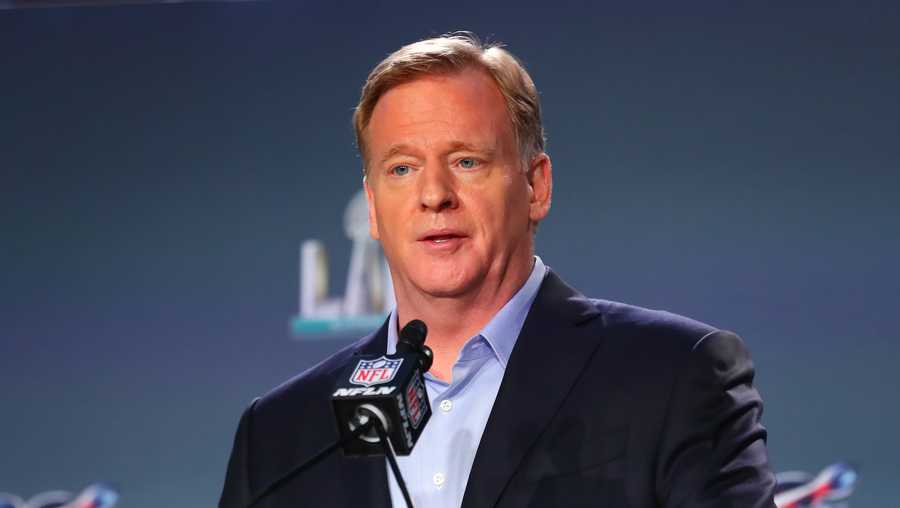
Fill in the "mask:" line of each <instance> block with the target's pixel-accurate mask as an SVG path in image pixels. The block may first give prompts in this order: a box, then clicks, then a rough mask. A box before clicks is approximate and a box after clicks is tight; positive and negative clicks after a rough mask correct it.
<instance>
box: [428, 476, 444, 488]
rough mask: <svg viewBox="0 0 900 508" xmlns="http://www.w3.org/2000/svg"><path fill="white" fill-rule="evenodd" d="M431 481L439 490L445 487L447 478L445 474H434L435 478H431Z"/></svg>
mask: <svg viewBox="0 0 900 508" xmlns="http://www.w3.org/2000/svg"><path fill="white" fill-rule="evenodd" d="M431 481H433V482H434V485H435V486H436V487H437V488H441V487H443V486H444V482H445V481H447V478H445V477H444V473H434V476H432V477H431Z"/></svg>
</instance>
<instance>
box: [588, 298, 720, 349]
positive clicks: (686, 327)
mask: <svg viewBox="0 0 900 508" xmlns="http://www.w3.org/2000/svg"><path fill="white" fill-rule="evenodd" d="M590 302H591V304H592V305H593V306H594V307H595V309H596V310H597V311H598V313H599V315H600V318H601V319H600V321H601V326H602V327H603V329H604V330H605V333H606V334H608V335H611V336H613V337H616V338H619V339H621V340H627V341H629V342H632V341H637V342H639V343H641V344H642V345H644V346H647V347H649V348H654V349H656V350H660V349H661V350H673V352H674V351H679V352H685V353H687V352H690V351H692V350H693V349H695V348H696V347H697V345H698V344H700V343H701V342H702V341H703V339H704V338H705V337H707V336H709V335H711V334H714V333H715V332H718V331H719V329H718V328H716V327H715V326H712V325H710V324H707V323H704V322H702V321H697V320H696V319H692V318H689V317H686V316H682V315H680V314H675V313H672V312H668V311H665V310H657V309H648V308H644V307H639V306H637V305H631V304H627V303H622V302H615V301H611V300H602V299H596V298H592V299H590Z"/></svg>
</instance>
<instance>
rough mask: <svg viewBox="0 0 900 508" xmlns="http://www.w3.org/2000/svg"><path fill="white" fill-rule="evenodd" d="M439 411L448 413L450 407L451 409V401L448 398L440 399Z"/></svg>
mask: <svg viewBox="0 0 900 508" xmlns="http://www.w3.org/2000/svg"><path fill="white" fill-rule="evenodd" d="M440 407H441V411H443V412H445V413H449V412H450V410H451V409H453V401H452V400H450V399H444V400H442V401H441V406H440Z"/></svg>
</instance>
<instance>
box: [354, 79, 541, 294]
mask: <svg viewBox="0 0 900 508" xmlns="http://www.w3.org/2000/svg"><path fill="white" fill-rule="evenodd" d="M364 134H365V136H366V140H367V144H366V146H367V149H368V153H367V154H366V155H367V179H366V194H367V196H368V203H369V224H370V232H371V235H372V237H373V238H375V239H377V240H380V241H381V245H382V247H383V249H384V252H385V255H386V256H387V259H388V262H389V264H390V266H391V272H392V275H393V278H394V285H395V288H396V290H397V291H398V294H400V293H401V292H409V291H413V292H418V293H419V294H425V295H429V296H433V297H450V298H452V297H460V296H462V295H466V294H478V292H484V291H491V290H492V289H496V287H497V285H498V284H499V283H500V282H501V281H502V280H503V277H504V275H505V274H506V273H507V272H508V270H511V269H512V270H518V271H519V272H521V271H522V266H523V264H527V267H528V268H529V269H530V266H531V254H532V250H533V247H532V221H539V220H540V219H542V218H543V217H544V216H545V215H546V214H547V211H548V210H549V206H550V189H549V187H550V163H549V159H548V158H547V157H546V155H544V154H541V155H540V156H539V157H537V158H536V159H535V161H536V162H532V163H530V165H529V167H527V168H523V166H522V160H521V157H520V155H519V152H518V147H517V143H516V138H515V134H514V132H513V127H512V124H511V122H510V119H509V115H508V113H507V110H506V104H505V102H504V99H503V96H502V94H501V93H500V90H499V89H498V88H497V85H496V84H495V83H494V81H493V80H492V79H491V78H490V76H489V75H487V74H486V73H484V72H483V71H480V70H474V69H473V70H465V71H462V72H459V73H456V74H450V75H438V76H426V77H422V78H419V79H416V80H414V81H412V82H409V83H406V84H403V85H399V86H397V87H395V88H392V89H390V90H389V91H388V92H387V93H385V94H384V95H383V96H382V97H381V98H380V99H379V101H378V103H377V104H376V106H375V109H374V110H373V112H372V116H371V119H370V121H369V125H368V127H367V128H366V130H365V133H364ZM535 175H537V177H535ZM535 181H537V183H536V184H535ZM513 273H515V272H513ZM407 294H408V293H407Z"/></svg>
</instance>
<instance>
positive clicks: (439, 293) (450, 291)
mask: <svg viewBox="0 0 900 508" xmlns="http://www.w3.org/2000/svg"><path fill="white" fill-rule="evenodd" d="M418 275H419V276H418V277H414V278H413V280H412V282H413V284H414V285H415V286H416V287H417V288H418V289H419V290H420V291H422V292H423V293H425V294H428V295H431V296H434V297H437V298H453V297H456V296H460V295H463V294H465V293H466V292H468V291H469V290H470V289H471V288H472V287H473V286H474V285H475V282H476V281H477V280H478V277H476V276H475V275H476V274H475V273H472V271H471V270H465V269H463V270H460V269H458V268H449V267H447V268H445V269H441V267H430V268H428V269H425V270H423V271H422V273H419V274H418Z"/></svg>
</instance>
